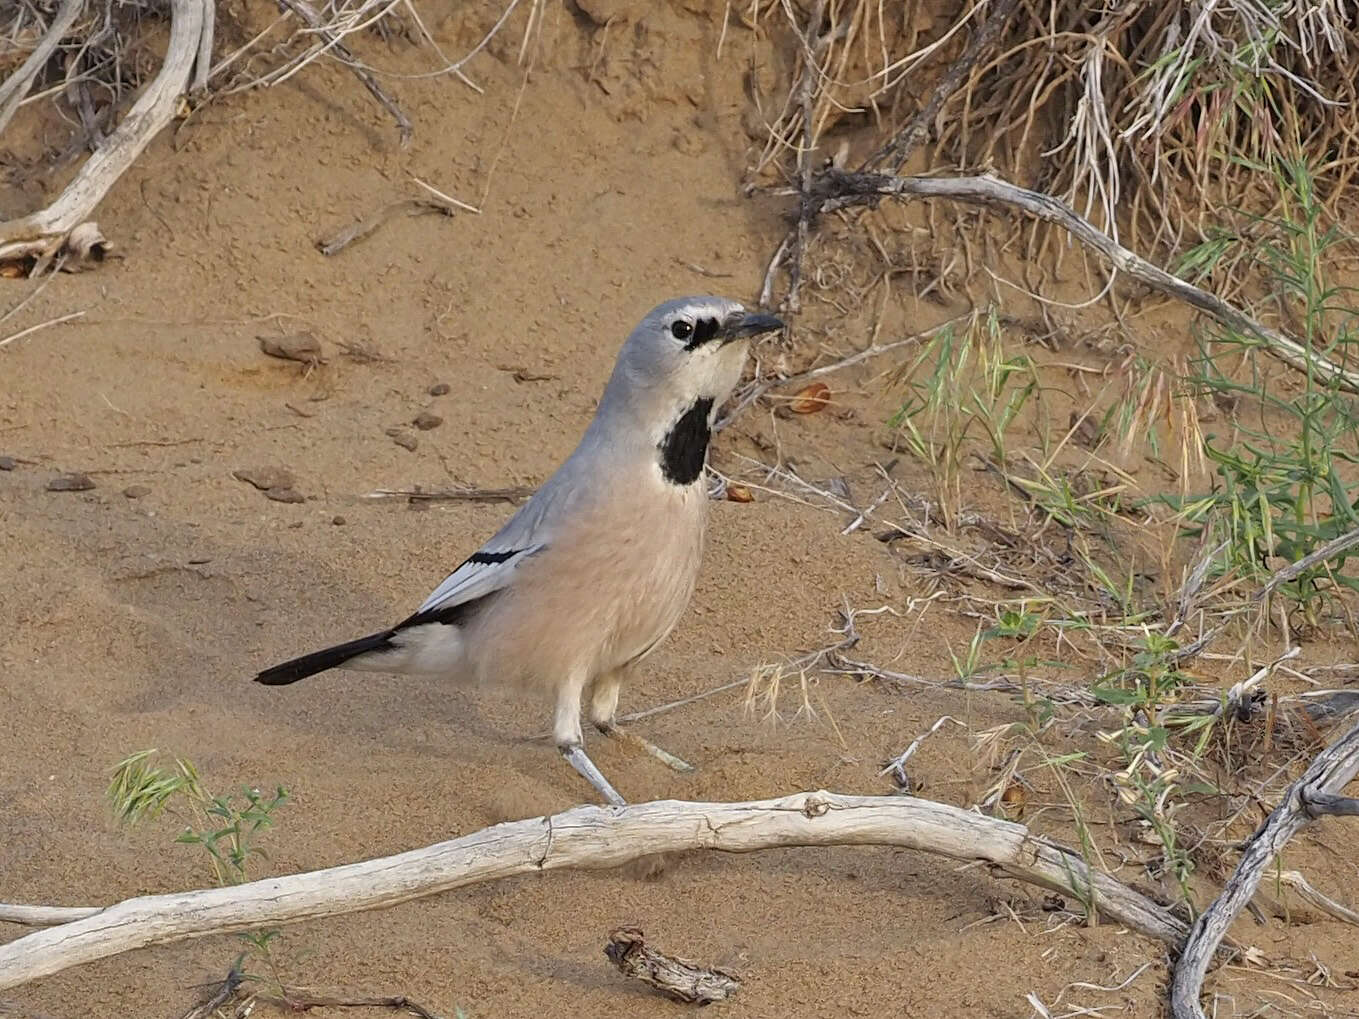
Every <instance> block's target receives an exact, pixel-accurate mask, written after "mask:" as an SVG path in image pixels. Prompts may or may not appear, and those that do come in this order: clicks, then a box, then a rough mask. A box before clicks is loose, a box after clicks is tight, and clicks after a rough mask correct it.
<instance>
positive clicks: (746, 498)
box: [727, 485, 755, 502]
mask: <svg viewBox="0 0 1359 1019" xmlns="http://www.w3.org/2000/svg"><path fill="white" fill-rule="evenodd" d="M754 501H755V493H753V492H752V491H751V490H750V489H748V488H746V486H745V485H728V486H727V502H754Z"/></svg>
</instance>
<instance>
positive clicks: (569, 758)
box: [553, 682, 627, 807]
mask: <svg viewBox="0 0 1359 1019" xmlns="http://www.w3.org/2000/svg"><path fill="white" fill-rule="evenodd" d="M582 685H583V684H581V683H574V682H573V683H568V684H566V685H565V686H564V687H562V689H561V690H560V691H558V694H557V719H556V725H555V726H554V727H553V734H554V735H555V736H556V739H557V749H558V750H559V751H561V755H562V756H563V757H565V758H566V762H567V763H568V764H570V765H571V767H573V768H575V769H576V771H578V772H580V774H581V776H582V777H583V778H584V779H585V781H587V782H589V783H590V784H591V785H592V786H594V787H595V791H596V792H598V793H599V795H600V796H602V797H604V799H605V801H606V802H607V803H609V804H611V805H613V806H615V807H623V806H626V805H627V801H626V800H625V799H623V797H621V796H619V795H618V790H617V789H615V788H614V787H613V786H612V785H610V784H609V780H608V779H607V778H605V777H604V775H603V774H602V773H601V772H600V770H599V768H597V767H596V766H595V762H594V761H592V760H590V757H589V755H588V754H586V752H585V740H584V737H583V736H582V735H581V731H580V692H581V687H582Z"/></svg>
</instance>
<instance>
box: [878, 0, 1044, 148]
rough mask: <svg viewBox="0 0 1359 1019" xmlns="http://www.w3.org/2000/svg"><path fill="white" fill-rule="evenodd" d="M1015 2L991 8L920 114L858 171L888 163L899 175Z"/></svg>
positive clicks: (1002, 0) (997, 33) (1006, 0)
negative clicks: (988, 14)
mask: <svg viewBox="0 0 1359 1019" xmlns="http://www.w3.org/2000/svg"><path fill="white" fill-rule="evenodd" d="M1018 2H1019V0H1000V2H999V3H997V4H996V5H995V7H993V8H992V9H991V14H990V16H989V17H988V18H987V19H986V20H985V21H984V22H982V25H981V27H980V28H978V29H977V31H976V32H974V33H973V35H972V38H971V39H969V40H968V43H967V48H966V49H965V50H963V55H962V56H961V57H959V58H958V59H957V60H956V61H954V63H953V64H952V66H950V67H949V69H948V70H947V71H946V72H945V73H944V76H943V77H942V78H941V79H939V84H937V85H935V86H934V91H933V92H932V93H931V94H930V98H929V100H928V101H927V102H926V103H925V105H924V106H922V107H921V108H920V112H919V113H917V114H916V115H915V116H914V117H912V118H911V120H910V122H909V123H908V124H907V125H906V126H905V127H904V128H902V129H901V131H900V132H898V133H897V135H896V136H895V137H893V138H892V139H891V140H889V141H888V142H887V144H885V145H883V146H882V147H881V148H879V149H878V150H877V151H876V152H874V153H873V154H872V155H871V156H869V157H868V158H867V159H865V160H864V162H863V165H862V166H861V167H859V169H860V170H876V169H878V168H879V167H880V166H882V165H884V164H886V163H891V164H893V165H894V166H895V167H896V170H897V172H898V173H900V172H901V168H902V167H903V166H905V165H906V161H907V160H908V159H910V158H911V154H912V153H913V152H915V150H916V148H917V147H919V145H920V143H921V142H922V141H924V140H925V135H926V134H927V133H928V132H929V129H930V125H931V124H932V123H934V120H935V118H936V117H938V116H939V111H940V110H942V109H943V108H944V104H945V103H946V102H948V101H949V99H950V98H951V97H952V96H953V93H955V92H957V91H958V87H959V86H960V85H962V83H963V79H964V78H966V77H967V76H968V75H969V74H971V73H972V69H973V68H974V67H975V66H976V65H977V61H978V60H979V59H980V58H981V55H982V54H983V53H985V52H986V51H987V50H988V49H990V48H991V44H992V43H994V42H995V41H996V39H997V38H998V37H999V36H1000V33H1001V30H1002V29H1003V28H1004V27H1005V23H1006V22H1007V21H1009V20H1010V15H1012V14H1013V13H1014V10H1015V6H1016V5H1017V4H1018Z"/></svg>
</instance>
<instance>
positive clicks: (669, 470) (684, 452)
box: [659, 396, 713, 485]
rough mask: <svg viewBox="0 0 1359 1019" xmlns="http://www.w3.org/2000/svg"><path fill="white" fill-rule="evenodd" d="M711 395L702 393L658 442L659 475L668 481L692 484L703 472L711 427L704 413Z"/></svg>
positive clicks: (710, 409)
mask: <svg viewBox="0 0 1359 1019" xmlns="http://www.w3.org/2000/svg"><path fill="white" fill-rule="evenodd" d="M712 409H713V399H712V397H710V396H703V397H700V398H699V399H697V400H695V401H694V402H693V404H692V405H691V406H690V407H689V409H688V410H686V411H685V412H684V413H683V414H681V415H680V418H679V420H678V421H676V422H675V423H674V424H673V425H671V426H670V431H668V432H666V433H665V438H663V439H662V440H661V442H660V446H659V449H660V454H661V476H662V477H663V478H665V480H666V481H668V482H670V484H672V485H692V484H693V483H694V482H695V481H697V480H698V478H699V475H701V474H702V473H703V462H704V460H705V459H706V458H707V455H708V440H709V439H711V438H712V429H711V428H709V427H708V415H709V414H711V413H712Z"/></svg>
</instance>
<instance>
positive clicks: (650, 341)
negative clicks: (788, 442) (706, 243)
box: [606, 297, 783, 417]
mask: <svg viewBox="0 0 1359 1019" xmlns="http://www.w3.org/2000/svg"><path fill="white" fill-rule="evenodd" d="M782 328H783V322H781V321H780V320H779V319H777V318H775V317H774V316H773V315H765V314H762V313H759V312H751V311H747V310H746V309H745V308H744V307H743V306H742V305H741V304H740V303H739V302H738V301H732V300H729V299H727V298H725V297H680V298H676V299H675V300H672V301H666V302H665V303H664V304H661V305H658V306H657V307H655V308H653V309H652V310H651V311H650V312H648V313H647V316H646V317H645V318H644V319H642V321H641V322H640V323H638V325H637V328H636V329H634V330H633V331H632V335H631V336H629V337H628V339H627V342H626V343H624V344H623V349H622V351H621V352H620V353H619V355H618V364H617V366H616V367H615V369H614V377H613V379H612V380H611V381H610V383H609V389H610V390H627V391H628V395H630V396H631V397H633V398H637V397H642V398H643V400H642V402H643V403H644V404H647V405H649V406H650V407H651V408H653V409H654V410H655V412H656V413H657V414H658V415H660V416H661V417H665V416H667V415H668V414H669V413H670V411H671V410H672V409H676V408H678V409H681V410H682V409H684V408H687V407H688V406H689V405H690V404H692V403H693V402H694V400H696V399H700V398H706V399H709V400H711V401H712V402H713V405H714V406H717V405H719V404H721V403H722V402H723V401H724V400H726V398H727V397H728V396H730V395H731V392H732V390H733V389H735V388H736V384H737V383H738V382H739V381H740V380H741V369H742V368H743V367H744V365H745V361H746V356H747V354H748V353H749V346H750V344H749V342H748V341H749V340H751V339H752V338H754V337H756V336H760V335H762V334H764V333H771V332H774V331H776V330H779V329H782ZM608 395H609V394H606V399H607V398H608ZM619 395H623V394H622V393H620V394H619Z"/></svg>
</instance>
